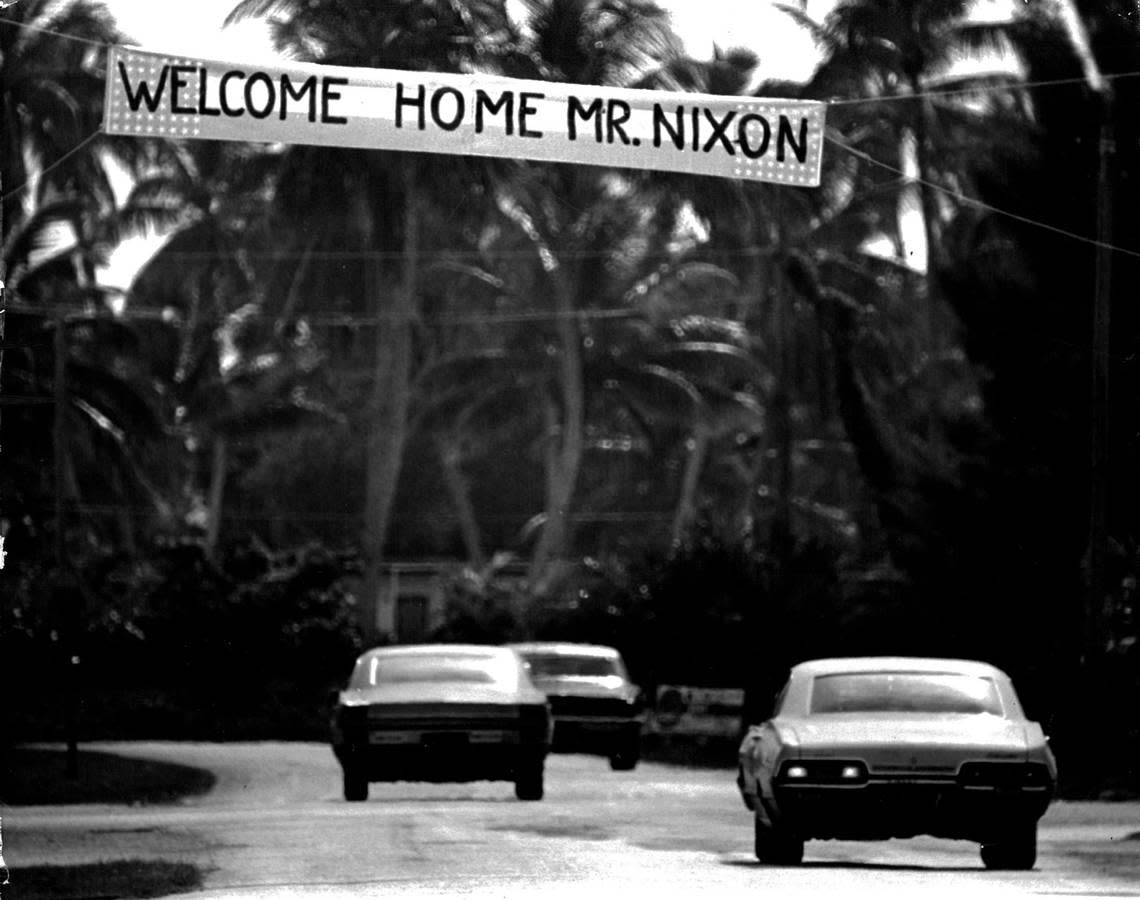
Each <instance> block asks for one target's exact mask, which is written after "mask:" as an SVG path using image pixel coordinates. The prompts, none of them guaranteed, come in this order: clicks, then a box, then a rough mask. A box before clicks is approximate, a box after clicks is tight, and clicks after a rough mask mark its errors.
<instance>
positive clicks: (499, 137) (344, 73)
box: [104, 46, 825, 187]
mask: <svg viewBox="0 0 1140 900" xmlns="http://www.w3.org/2000/svg"><path fill="white" fill-rule="evenodd" d="M106 100H107V102H106V108H105V121H104V129H105V131H106V132H107V133H108V134H121V135H135V136H140V137H163V138H176V139H190V138H198V139H209V140H223V141H260V142H266V143H277V142H282V143H290V144H318V145H325V146H334V147H362V148H367V149H376V150H407V151H414V152H427V153H454V154H461V155H471V156H496V157H505V158H510V159H535V160H547V161H551V162H568V163H584V164H587V165H597V166H616V167H627V168H636V169H657V170H664V171H673V172H690V173H693V174H700V175H719V176H724V177H728V178H742V179H748V180H752V181H768V182H775V183H778V184H791V185H801V186H808V187H814V186H816V185H818V184H819V169H820V157H821V154H822V145H823V125H824V113H825V106H824V105H823V104H822V103H819V102H816V101H809V100H783V99H761V98H754V97H730V96H721V95H714V94H692V93H677V92H672V91H647V90H633V89H628V88H613V87H593V86H588V85H573V84H562V83H557V82H546V81H526V80H522V79H517V78H497V77H492V76H490V75H452V74H444V73H439V72H404V71H399V70H395V69H365V68H352V67H346V66H322V65H312V64H305V63H293V62H288V63H283V64H282V65H280V66H262V65H255V64H252V63H243V62H220V61H216V60H206V59H191V58H186V57H178V56H170V55H168V54H163V53H155V52H151V51H148V50H140V49H138V48H135V47H118V46H116V47H112V49H111V53H110V54H109V55H108V61H107V98H106Z"/></svg>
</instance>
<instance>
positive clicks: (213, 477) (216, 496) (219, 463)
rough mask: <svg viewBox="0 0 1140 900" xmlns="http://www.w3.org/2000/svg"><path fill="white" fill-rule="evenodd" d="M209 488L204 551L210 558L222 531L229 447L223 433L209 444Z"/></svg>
mask: <svg viewBox="0 0 1140 900" xmlns="http://www.w3.org/2000/svg"><path fill="white" fill-rule="evenodd" d="M210 449H211V459H210V490H209V494H208V497H207V501H206V553H207V555H208V556H210V557H211V558H213V557H214V554H215V552H216V550H217V548H218V535H220V534H221V531H222V501H223V499H224V498H225V492H226V467H227V465H228V461H229V447H228V446H227V444H226V439H225V437H224V436H223V435H220V434H219V435H215V436H214V440H213V443H212V445H211V448H210Z"/></svg>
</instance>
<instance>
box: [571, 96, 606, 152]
mask: <svg viewBox="0 0 1140 900" xmlns="http://www.w3.org/2000/svg"><path fill="white" fill-rule="evenodd" d="M576 118H577V119H581V120H582V121H583V122H588V121H589V120H590V119H593V120H594V140H595V141H597V142H598V143H599V144H600V143H601V142H602V101H601V99H600V98H599V99H597V100H594V101H593V102H592V103H591V104H590V105H589V106H583V105H582V101H581V100H579V99H578V98H577V97H575V96H573V95H571V96H570V99H569V102H568V103H567V104H566V136H567V137H568V138H569V139H570V140H572V141H576V140H578V123H577V121H576Z"/></svg>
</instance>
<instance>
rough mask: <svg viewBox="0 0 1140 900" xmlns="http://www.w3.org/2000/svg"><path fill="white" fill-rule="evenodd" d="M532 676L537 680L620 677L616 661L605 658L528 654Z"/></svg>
mask: <svg viewBox="0 0 1140 900" xmlns="http://www.w3.org/2000/svg"><path fill="white" fill-rule="evenodd" d="M526 661H527V663H529V664H530V671H531V674H532V675H536V676H537V677H539V678H542V677H547V678H556V677H567V676H569V677H574V676H578V677H582V678H602V677H606V676H609V675H620V674H621V672H620V671H619V670H618V667H617V660H615V659H614V658H613V657H607V656H570V655H569V654H566V653H528V654H526Z"/></svg>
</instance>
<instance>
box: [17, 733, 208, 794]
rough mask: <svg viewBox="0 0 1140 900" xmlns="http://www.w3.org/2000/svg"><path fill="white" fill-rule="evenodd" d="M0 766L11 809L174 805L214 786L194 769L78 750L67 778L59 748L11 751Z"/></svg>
mask: <svg viewBox="0 0 1140 900" xmlns="http://www.w3.org/2000/svg"><path fill="white" fill-rule="evenodd" d="M0 763H2V764H0V800H2V801H3V802H4V803H7V804H9V805H11V806H34V805H40V804H44V805H60V804H67V803H124V804H129V803H173V802H175V801H177V800H181V799H182V798H184V797H190V796H196V795H199V794H205V793H206V792H208V791H209V790H210V789H211V788H212V787H213V786H214V782H215V779H214V775H213V774H212V773H210V772H208V771H206V770H205V769H198V768H195V767H194V766H185V765H180V764H177V763H168V762H158V761H157V760H153V759H142V758H139V757H133V756H118V755H116V754H113V753H102V752H98V751H94V750H82V749H81V750H80V751H79V766H78V770H79V771H78V776H77V777H74V778H69V777H68V775H67V752H66V750H64V749H63V748H62V747H61V748H56V747H40V746H37V747H12V748H9V749H7V750H6V751H5V752H4V754H3V758H2V759H0Z"/></svg>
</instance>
